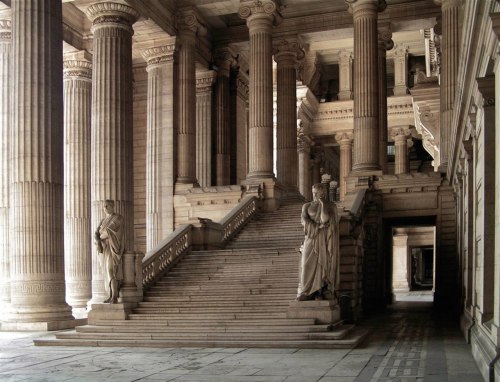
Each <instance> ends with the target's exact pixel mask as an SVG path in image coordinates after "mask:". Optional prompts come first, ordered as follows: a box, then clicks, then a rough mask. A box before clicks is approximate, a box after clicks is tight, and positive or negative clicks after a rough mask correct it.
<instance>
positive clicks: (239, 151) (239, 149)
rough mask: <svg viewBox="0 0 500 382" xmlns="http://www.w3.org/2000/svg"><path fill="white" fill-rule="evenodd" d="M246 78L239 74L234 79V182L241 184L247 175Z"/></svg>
mask: <svg viewBox="0 0 500 382" xmlns="http://www.w3.org/2000/svg"><path fill="white" fill-rule="evenodd" d="M247 164H248V78H247V77H246V76H245V75H243V74H242V73H241V72H240V73H239V74H238V77H237V78H236V180H237V183H241V182H242V181H243V180H244V179H245V178H246V176H247V173H248V165H247Z"/></svg>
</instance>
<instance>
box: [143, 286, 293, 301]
mask: <svg viewBox="0 0 500 382" xmlns="http://www.w3.org/2000/svg"><path fill="white" fill-rule="evenodd" d="M167 292H172V293H175V294H177V295H178V296H185V295H193V294H195V295H197V296H205V295H208V296H213V295H214V294H216V295H217V296H219V297H220V298H221V299H222V298H226V299H227V298H230V297H231V298H232V299H237V300H241V299H244V297H245V296H251V295H261V296H267V295H268V294H276V293H278V292H279V293H280V294H282V298H284V299H288V300H293V298H294V297H296V294H297V288H293V289H292V288H289V289H274V290H269V289H265V288H252V289H241V290H225V289H220V288H219V289H214V288H204V289H200V290H199V291H197V292H196V293H194V292H193V291H190V290H178V289H175V288H165V289H154V290H151V291H149V292H148V294H149V295H150V296H158V295H163V294H165V293H167Z"/></svg>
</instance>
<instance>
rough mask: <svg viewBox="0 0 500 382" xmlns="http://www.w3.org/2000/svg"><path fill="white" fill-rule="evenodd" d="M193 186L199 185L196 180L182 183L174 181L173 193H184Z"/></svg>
mask: <svg viewBox="0 0 500 382" xmlns="http://www.w3.org/2000/svg"><path fill="white" fill-rule="evenodd" d="M195 187H200V185H199V184H198V183H197V182H194V183H193V182H191V183H182V182H177V181H176V182H175V185H174V195H179V194H185V193H186V192H187V191H188V190H190V189H192V188H195Z"/></svg>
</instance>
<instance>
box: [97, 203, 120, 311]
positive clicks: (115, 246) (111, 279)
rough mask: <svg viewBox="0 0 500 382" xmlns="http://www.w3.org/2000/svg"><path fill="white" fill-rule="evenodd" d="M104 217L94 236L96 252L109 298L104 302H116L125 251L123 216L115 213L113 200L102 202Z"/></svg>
mask: <svg viewBox="0 0 500 382" xmlns="http://www.w3.org/2000/svg"><path fill="white" fill-rule="evenodd" d="M104 212H105V213H106V217H105V218H104V219H102V220H101V223H100V224H99V227H98V228H97V230H96V231H95V234H94V238H95V243H96V246H97V252H99V253H100V254H101V259H100V263H101V266H102V267H103V271H104V286H105V288H106V291H107V292H109V298H108V299H106V300H105V301H104V302H109V303H110V304H115V303H117V302H118V291H119V288H120V281H121V280H122V278H123V276H122V274H123V272H122V257H123V253H124V252H125V240H124V229H123V228H124V227H123V216H121V215H120V214H117V213H115V203H114V201H113V200H106V201H105V202H104Z"/></svg>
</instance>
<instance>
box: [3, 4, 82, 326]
mask: <svg viewBox="0 0 500 382" xmlns="http://www.w3.org/2000/svg"><path fill="white" fill-rule="evenodd" d="M34 26H36V27H34ZM12 58H13V64H12V66H11V70H12V79H13V80H12V85H11V86H12V92H11V93H10V94H11V96H12V109H11V110H12V126H15V129H13V130H12V134H11V135H10V137H11V139H10V140H9V145H10V149H11V151H10V154H9V156H10V158H9V164H10V175H11V177H10V184H9V186H10V187H9V206H10V210H9V227H10V238H11V240H10V243H9V244H10V249H9V253H10V271H11V275H10V276H11V307H12V311H11V315H10V316H9V320H10V321H9V322H10V323H11V325H12V326H14V328H16V329H31V330H33V329H36V330H50V329H54V327H57V328H58V329H62V328H65V327H71V326H74V319H73V316H72V315H71V308H70V306H69V305H68V304H66V301H65V285H64V248H63V247H64V238H63V222H64V215H63V108H62V103H63V81H62V78H63V68H62V65H63V52H62V5H61V2H57V1H39V0H25V1H13V2H12ZM2 176H4V174H2ZM9 327H10V325H9V324H6V323H5V322H4V323H2V329H5V330H9Z"/></svg>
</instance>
